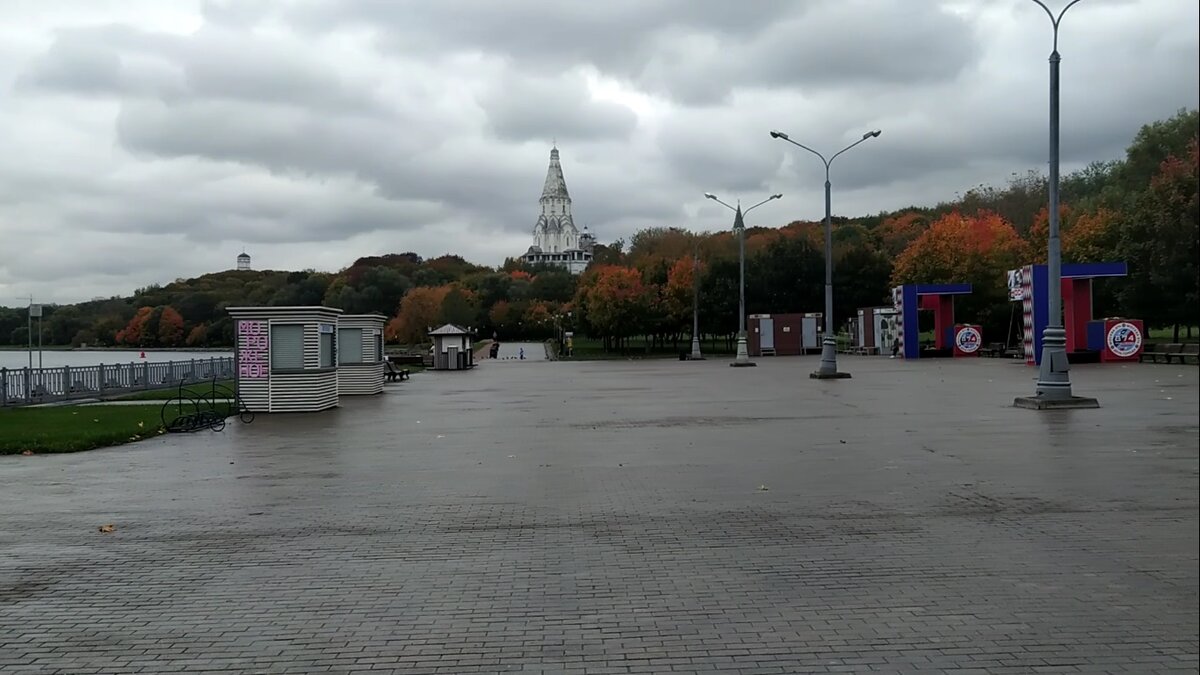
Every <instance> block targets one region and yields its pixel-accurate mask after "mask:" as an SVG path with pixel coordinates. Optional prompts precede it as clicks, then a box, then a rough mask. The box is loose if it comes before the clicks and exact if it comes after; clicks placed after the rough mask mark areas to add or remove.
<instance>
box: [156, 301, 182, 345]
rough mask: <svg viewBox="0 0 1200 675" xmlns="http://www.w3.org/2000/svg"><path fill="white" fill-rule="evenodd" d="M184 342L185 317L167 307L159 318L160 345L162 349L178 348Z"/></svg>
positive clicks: (172, 308)
mask: <svg viewBox="0 0 1200 675" xmlns="http://www.w3.org/2000/svg"><path fill="white" fill-rule="evenodd" d="M182 342H183V315H181V314H180V313H179V311H178V310H176V309H175V308H174V307H172V306H170V305H167V306H166V307H163V308H162V314H161V315H159V317H158V344H159V346H161V347H178V346H179V345H180V344H182Z"/></svg>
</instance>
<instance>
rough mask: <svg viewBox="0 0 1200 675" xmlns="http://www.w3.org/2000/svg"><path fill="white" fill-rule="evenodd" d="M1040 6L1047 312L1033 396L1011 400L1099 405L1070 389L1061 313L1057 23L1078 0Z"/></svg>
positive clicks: (1041, 406) (1036, 405)
mask: <svg viewBox="0 0 1200 675" xmlns="http://www.w3.org/2000/svg"><path fill="white" fill-rule="evenodd" d="M1033 1H1034V2H1036V3H1037V4H1038V6H1039V7H1041V8H1042V9H1043V10H1044V11H1045V12H1046V16H1048V17H1050V24H1051V26H1052V27H1053V29H1054V48H1053V49H1052V50H1051V52H1050V185H1049V192H1050V199H1049V201H1050V203H1049V204H1048V208H1049V211H1050V212H1049V214H1048V217H1049V221H1050V223H1049V225H1050V227H1049V230H1050V232H1049V235H1048V236H1047V237H1046V284H1047V286H1049V288H1048V290H1049V292H1050V298H1049V300H1050V302H1049V303H1048V304H1049V308H1048V309H1049V311H1050V316H1049V317H1048V318H1047V320H1046V328H1045V329H1044V330H1043V331H1042V362H1041V363H1040V364H1039V366H1038V379H1037V386H1036V388H1035V391H1036V394H1035V395H1034V396H1019V397H1017V399H1016V400H1015V401H1013V404H1014V405H1016V406H1017V407H1019V408H1030V409H1033V410H1046V409H1048V408H1099V407H1100V402H1099V401H1097V400H1096V399H1094V398H1089V397H1086V396H1074V395H1072V393H1071V372H1070V371H1071V366H1070V363H1068V361H1067V331H1066V330H1065V329H1064V328H1063V317H1062V246H1061V242H1060V240H1059V236H1058V66H1059V62H1060V61H1062V57H1060V56H1059V54H1058V25H1059V23H1061V22H1062V18H1063V15H1064V14H1066V13H1067V10H1068V9H1071V7H1072V6H1074V5H1075V3H1077V2H1079V0H1071V2H1068V3H1067V6H1066V7H1063V8H1062V11H1061V12H1059V13H1058V16H1057V17H1056V16H1054V13H1053V12H1051V11H1050V8H1049V7H1047V6H1046V5H1045V4H1044V3H1043V2H1042V0H1033Z"/></svg>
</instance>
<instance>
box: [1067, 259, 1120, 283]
mask: <svg viewBox="0 0 1200 675" xmlns="http://www.w3.org/2000/svg"><path fill="white" fill-rule="evenodd" d="M1128 274H1129V266H1128V265H1126V264H1125V261H1120V262H1103V263H1069V264H1064V265H1063V266H1062V278H1064V279H1084V278H1093V277H1123V276H1126V275H1128Z"/></svg>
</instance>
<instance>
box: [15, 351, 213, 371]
mask: <svg viewBox="0 0 1200 675" xmlns="http://www.w3.org/2000/svg"><path fill="white" fill-rule="evenodd" d="M144 353H145V355H146V358H145V359H143V358H142V354H143V352H142V351H141V350H138V349H132V350H124V349H89V350H66V349H44V350H42V365H43V367H45V368H59V367H61V366H96V365H100V364H101V363H105V364H110V363H129V362H131V361H134V362H140V361H151V362H155V363H157V362H163V361H188V360H191V359H213V358H220V357H223V356H233V352H232V351H229V352H220V351H212V352H181V351H164V350H154V349H147V350H146V351H145V352H144ZM28 365H29V356H28V354H27V353H26V352H25V350H23V349H22V350H20V351H16V350H8V349H4V350H0V368H24V367H26V366H28ZM33 367H34V368H37V367H38V351H37V348H34V350H33Z"/></svg>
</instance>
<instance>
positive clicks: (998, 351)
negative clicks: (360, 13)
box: [979, 342, 1008, 358]
mask: <svg viewBox="0 0 1200 675" xmlns="http://www.w3.org/2000/svg"><path fill="white" fill-rule="evenodd" d="M1007 351H1008V347H1006V346H1005V344H1004V343H1003V342H991V343H989V344H988V346H986V347H984V348H982V349H980V350H979V355H980V356H987V357H989V358H996V357H999V356H1004V355H1005V352H1007Z"/></svg>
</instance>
